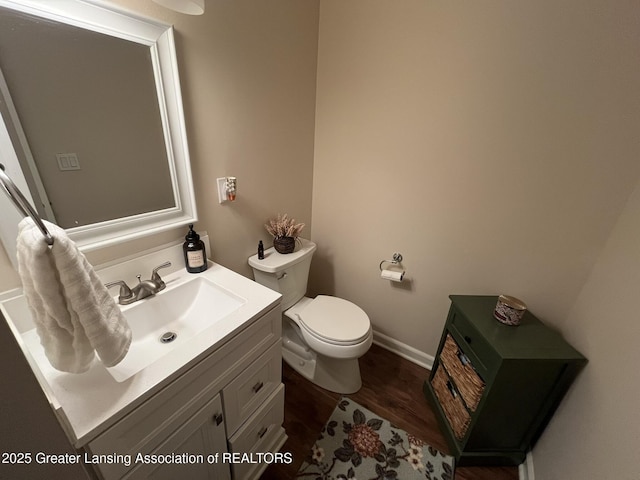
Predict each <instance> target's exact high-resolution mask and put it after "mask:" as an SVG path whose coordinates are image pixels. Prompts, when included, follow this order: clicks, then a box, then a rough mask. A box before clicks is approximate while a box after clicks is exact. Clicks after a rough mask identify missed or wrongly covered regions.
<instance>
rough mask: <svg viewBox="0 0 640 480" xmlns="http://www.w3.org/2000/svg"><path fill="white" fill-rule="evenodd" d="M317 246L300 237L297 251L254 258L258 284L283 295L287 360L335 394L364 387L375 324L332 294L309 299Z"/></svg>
mask: <svg viewBox="0 0 640 480" xmlns="http://www.w3.org/2000/svg"><path fill="white" fill-rule="evenodd" d="M315 250H316V245H315V243H313V242H311V241H309V240H304V239H300V242H299V245H298V248H297V249H296V251H294V252H293V253H290V254H284V255H283V254H280V253H278V252H276V251H275V249H273V248H270V249H268V250H266V251H265V255H264V256H265V258H264V259H263V260H260V259H258V256H257V255H254V256H252V257H250V258H249V265H250V266H251V267H252V269H253V273H254V278H255V280H256V281H257V282H258V283H260V284H262V285H265V286H267V287H269V288H271V289H273V290H276V291H277V292H280V293H281V294H282V304H281V306H282V310H283V315H282V320H283V328H282V347H283V349H282V357H283V358H284V360H285V361H286V362H287V363H288V364H289V365H290V366H291V367H292V368H293V369H294V370H296V371H297V372H299V373H300V374H301V375H303V376H304V377H306V378H307V379H309V380H310V381H312V382H313V383H315V384H316V385H318V386H320V387H322V388H325V389H327V390H331V391H333V392H337V393H342V394H348V393H355V392H357V391H358V390H359V389H360V387H361V386H362V380H361V377H360V366H359V363H358V359H359V358H360V357H361V356H362V355H364V354H365V353H366V352H367V351H368V350H369V348H370V347H371V343H372V341H373V333H372V329H371V322H370V320H369V317H368V316H367V314H366V313H365V312H364V310H362V309H361V308H360V307H358V306H357V305H355V304H354V303H352V302H349V301H348V300H345V299H342V298H338V297H332V296H328V295H318V296H317V297H316V298H309V297H306V296H305V293H306V289H307V281H308V276H309V268H310V266H311V258H312V256H313V253H314V252H315Z"/></svg>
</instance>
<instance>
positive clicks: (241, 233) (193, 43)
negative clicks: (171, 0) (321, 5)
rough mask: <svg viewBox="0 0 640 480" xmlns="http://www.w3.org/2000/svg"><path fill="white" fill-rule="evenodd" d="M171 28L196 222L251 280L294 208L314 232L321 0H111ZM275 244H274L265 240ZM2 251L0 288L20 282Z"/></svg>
mask: <svg viewBox="0 0 640 480" xmlns="http://www.w3.org/2000/svg"><path fill="white" fill-rule="evenodd" d="M114 3H115V4H118V5H120V6H123V7H125V8H127V9H129V10H132V11H134V12H136V13H141V14H143V15H147V16H149V17H152V18H156V19H158V20H161V21H164V22H166V23H169V24H173V25H174V27H175V33H176V48H177V53H178V63H179V69H180V77H181V84H182V89H183V100H184V109H185V117H186V118H185V120H186V124H187V136H188V140H189V147H190V153H191V164H192V168H193V175H194V183H195V189H196V199H197V204H198V214H199V222H198V223H197V224H196V229H197V230H200V231H203V230H207V231H208V233H209V235H210V239H211V245H212V250H213V252H210V256H211V257H213V259H214V260H216V261H218V262H220V263H222V264H223V265H226V266H228V267H230V268H232V269H234V270H236V271H238V272H240V273H242V274H244V275H247V276H250V275H251V271H250V269H249V267H248V266H247V263H246V260H247V258H248V257H249V256H250V255H252V254H254V253H255V251H256V247H257V244H258V240H260V239H262V240H264V241H265V242H266V241H267V240H268V235H267V234H266V232H265V231H264V228H263V223H264V222H265V221H266V220H267V218H268V217H270V216H274V215H276V214H277V213H278V212H283V213H284V212H288V213H289V214H290V215H292V216H294V217H295V218H296V219H298V220H299V221H301V222H304V223H306V224H307V225H308V227H307V228H306V229H305V231H304V233H305V234H306V235H307V236H308V235H309V234H310V231H311V188H312V168H313V136H314V109H315V78H316V52H317V39H318V1H317V0H316V1H304V2H300V1H297V0H269V1H268V2H261V1H255V0H233V1H232V2H227V1H212V0H209V1H207V5H206V12H205V14H204V15H203V16H196V17H192V16H188V15H181V14H177V13H174V12H172V11H170V10H167V9H165V8H162V7H160V6H158V5H156V4H154V3H153V2H151V1H149V0H117V1H115V2H114ZM223 176H236V177H237V178H238V199H237V201H236V202H234V203H232V204H224V205H220V204H219V203H218V200H217V193H216V187H215V179H216V178H217V177H223ZM186 232H187V228H186V227H185V229H184V231H183V230H178V231H172V232H168V233H165V234H163V235H159V236H156V237H149V238H146V239H143V240H138V241H136V242H132V243H130V244H126V245H122V246H119V247H114V248H110V249H107V250H105V251H101V252H92V253H90V254H89V255H88V258H89V260H90V261H92V263H94V264H99V263H103V262H106V261H109V260H112V259H114V258H118V257H119V256H123V255H129V254H131V253H134V252H136V251H140V250H144V249H146V248H148V247H153V246H157V245H162V244H163V243H166V242H169V241H173V240H176V239H181V238H184V235H185V234H186ZM267 244H268V243H267ZM19 284H20V282H19V279H18V277H17V274H16V273H15V272H14V271H13V269H12V267H11V264H10V262H9V260H8V258H7V256H6V254H5V252H4V250H3V249H2V248H1V247H0V291H3V290H6V289H8V288H12V287H17V286H19Z"/></svg>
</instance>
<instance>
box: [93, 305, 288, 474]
mask: <svg viewBox="0 0 640 480" xmlns="http://www.w3.org/2000/svg"><path fill="white" fill-rule="evenodd" d="M281 328H282V323H281V312H280V307H279V306H276V307H275V308H273V309H272V310H270V311H269V312H267V313H266V314H264V315H263V316H261V317H260V318H258V319H257V320H255V321H253V322H252V323H250V324H249V325H248V326H247V327H246V328H244V329H243V330H242V331H240V332H239V333H238V334H237V335H235V336H233V337H232V338H231V339H229V340H228V341H227V342H225V343H224V344H222V345H221V346H218V347H217V348H215V349H213V350H212V351H211V352H210V353H208V354H206V355H205V356H204V357H201V359H199V360H196V363H195V364H188V365H186V366H185V368H184V371H182V372H178V375H177V376H176V377H175V379H173V380H172V381H171V382H170V383H169V384H168V385H166V386H165V387H164V388H162V389H160V390H159V391H158V392H156V393H154V394H153V395H152V396H150V397H149V398H148V399H146V400H145V401H144V402H143V403H141V404H140V405H139V406H138V407H137V408H135V409H134V410H132V411H131V412H130V413H129V414H127V415H126V416H124V417H123V418H122V419H120V420H119V421H118V422H116V423H115V424H113V425H111V426H110V427H109V428H107V429H106V430H105V431H104V432H102V433H101V434H99V435H98V436H96V437H95V438H94V439H92V440H91V441H90V442H89V443H88V444H87V445H86V446H85V447H84V450H85V456H86V457H88V458H89V459H91V458H97V457H96V456H99V455H104V456H107V457H102V458H103V459H104V458H108V456H109V455H112V456H113V455H116V454H119V455H126V456H127V457H125V458H130V465H127V463H129V462H127V461H122V460H123V457H120V458H118V459H116V461H113V462H111V463H110V462H102V463H96V464H94V465H93V467H94V470H95V471H96V473H97V475H98V476H99V477H100V478H103V479H104V480H115V479H147V478H152V479H176V478H189V479H190V480H192V479H193V480H198V479H215V480H224V479H234V480H255V479H257V478H259V476H260V474H261V473H262V471H263V470H264V468H266V465H265V464H264V463H255V459H256V458H257V457H251V454H252V453H253V454H256V453H266V452H274V453H275V452H277V451H278V450H279V449H280V447H281V446H282V445H283V444H284V442H285V440H286V438H287V437H286V434H285V431H284V429H283V428H282V422H283V416H284V386H283V385H282V383H281V378H282V362H281V356H282V354H281V344H280V342H281V339H280V337H281ZM172 453H173V454H174V455H173V458H175V457H176V456H179V455H180V454H183V455H182V456H181V457H180V459H179V460H178V461H182V462H185V461H186V462H187V464H183V463H167V462H166V461H164V460H165V459H166V458H171V457H167V456H168V455H171V454H172ZM234 453H235V454H236V456H234V455H233V454H234ZM216 454H217V456H216ZM238 454H239V455H238ZM243 454H246V455H244V458H243ZM153 455H156V456H163V457H162V458H163V460H161V461H158V458H159V457H153ZM145 460H149V461H150V463H145Z"/></svg>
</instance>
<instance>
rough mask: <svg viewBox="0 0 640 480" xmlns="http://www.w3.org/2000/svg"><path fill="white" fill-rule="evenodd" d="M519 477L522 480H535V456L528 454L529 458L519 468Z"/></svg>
mask: <svg viewBox="0 0 640 480" xmlns="http://www.w3.org/2000/svg"><path fill="white" fill-rule="evenodd" d="M518 475H519V478H520V480H535V478H534V474H533V455H531V452H528V453H527V458H525V459H524V462H522V463H521V464H520V466H518Z"/></svg>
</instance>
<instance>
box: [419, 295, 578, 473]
mask: <svg viewBox="0 0 640 480" xmlns="http://www.w3.org/2000/svg"><path fill="white" fill-rule="evenodd" d="M449 298H450V299H451V308H450V310H449V315H448V317H447V321H446V324H445V327H444V331H443V333H442V338H441V340H440V345H439V347H438V352H437V354H436V358H435V361H434V364H433V368H432V370H431V374H430V376H429V380H428V381H426V382H425V384H424V389H423V390H424V394H425V396H426V397H427V398H428V399H429V400H430V401H431V402H432V404H433V405H434V407H435V410H436V414H437V415H438V419H439V421H440V425H441V426H442V428H443V431H444V434H445V437H446V438H447V441H448V443H449V445H450V447H451V449H452V454H453V455H454V456H455V457H456V460H457V463H458V465H518V464H520V463H522V462H523V461H524V459H525V456H526V453H527V451H528V450H529V449H530V448H531V447H532V446H533V445H534V444H535V442H536V440H537V439H538V438H539V436H540V434H541V433H542V431H543V430H544V428H545V426H546V425H547V423H548V422H549V419H550V418H551V416H552V415H553V412H554V411H555V409H556V407H557V406H558V404H559V403H560V401H561V400H562V397H563V396H564V394H565V393H566V391H567V390H568V388H569V386H570V385H571V383H572V382H573V380H574V379H575V377H576V375H577V374H578V372H579V371H580V370H581V369H582V368H583V367H584V365H585V364H586V363H587V360H586V358H584V357H583V356H582V355H581V354H580V353H579V352H578V351H576V350H575V349H574V348H573V347H572V346H571V345H569V344H568V343H567V342H566V341H565V340H564V339H563V338H562V337H561V336H560V335H559V334H558V333H557V332H555V331H553V330H551V329H550V328H548V327H546V326H545V325H544V324H543V323H542V322H540V321H539V320H538V319H537V318H535V317H534V316H533V315H532V314H531V313H530V312H528V311H527V312H526V313H525V316H524V318H523V319H522V322H521V323H520V325H518V326H508V325H504V324H502V323H500V322H498V321H497V320H496V319H495V318H494V317H493V309H494V307H495V305H496V302H497V300H498V297H497V296H467V295H451V296H450V297H449Z"/></svg>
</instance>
